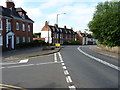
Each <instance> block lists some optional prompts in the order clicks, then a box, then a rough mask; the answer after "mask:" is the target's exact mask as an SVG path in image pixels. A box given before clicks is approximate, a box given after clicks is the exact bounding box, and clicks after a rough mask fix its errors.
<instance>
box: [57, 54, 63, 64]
mask: <svg viewBox="0 0 120 90" xmlns="http://www.w3.org/2000/svg"><path fill="white" fill-rule="evenodd" d="M58 55H59V58H60V61H61V62H64V61H63V59H62V56H61V54H60V52H58Z"/></svg>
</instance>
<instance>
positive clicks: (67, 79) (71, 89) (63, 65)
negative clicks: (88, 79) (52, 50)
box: [58, 52, 76, 90]
mask: <svg viewBox="0 0 120 90" xmlns="http://www.w3.org/2000/svg"><path fill="white" fill-rule="evenodd" d="M58 55H59V58H60V62H62V63H61V65H62V68H63V71H64V74H65V75H66V77H65V78H66V82H67V83H68V84H69V89H70V90H76V87H75V86H74V85H72V86H71V85H70V83H72V79H71V77H70V76H68V75H69V72H68V70H67V67H66V66H65V63H63V62H64V61H63V58H62V56H61V54H60V52H58Z"/></svg>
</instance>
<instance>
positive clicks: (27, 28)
mask: <svg viewBox="0 0 120 90" xmlns="http://www.w3.org/2000/svg"><path fill="white" fill-rule="evenodd" d="M0 12H1V13H0V46H2V48H3V50H4V49H10V50H11V49H15V48H16V47H17V45H19V44H20V43H26V42H32V40H33V23H34V21H33V20H31V19H30V18H29V17H28V15H27V12H26V11H25V10H23V9H22V8H15V4H14V2H13V1H12V0H7V1H6V7H3V6H0Z"/></svg>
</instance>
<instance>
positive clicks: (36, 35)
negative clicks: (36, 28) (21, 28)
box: [33, 33, 41, 38]
mask: <svg viewBox="0 0 120 90" xmlns="http://www.w3.org/2000/svg"><path fill="white" fill-rule="evenodd" d="M40 35H41V33H34V34H33V37H34V38H37V37H40Z"/></svg>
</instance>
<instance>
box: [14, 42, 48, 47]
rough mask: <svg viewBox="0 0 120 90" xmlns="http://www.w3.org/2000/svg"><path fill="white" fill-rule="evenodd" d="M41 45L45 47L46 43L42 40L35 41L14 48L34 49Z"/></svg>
mask: <svg viewBox="0 0 120 90" xmlns="http://www.w3.org/2000/svg"><path fill="white" fill-rule="evenodd" d="M41 45H46V43H45V42H44V41H42V40H35V41H33V42H27V43H20V44H17V45H16V48H26V47H36V46H41Z"/></svg>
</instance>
